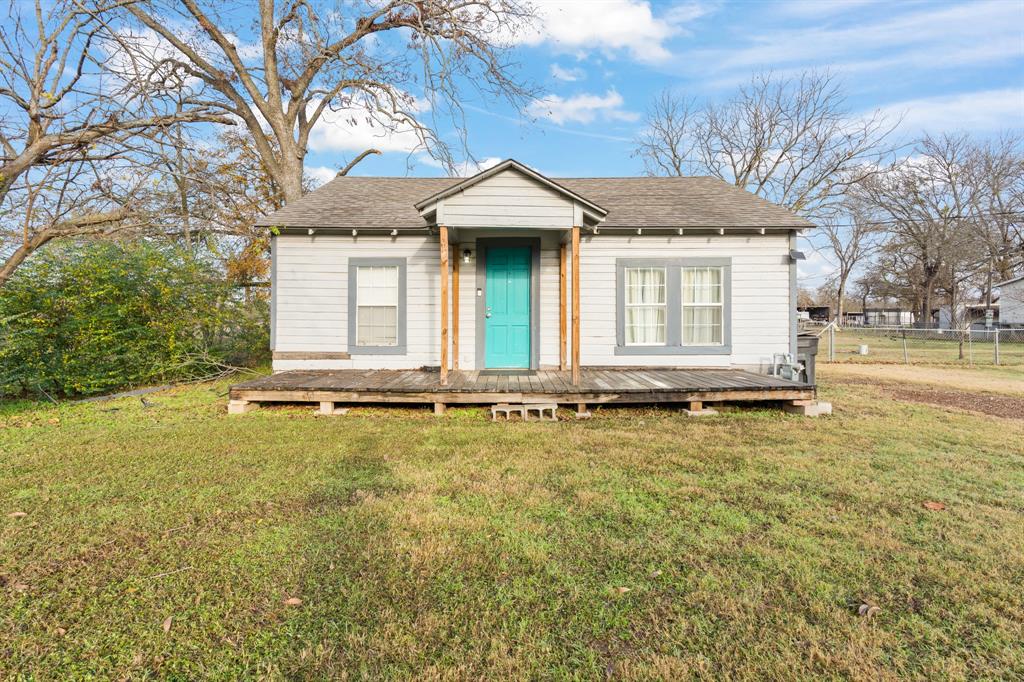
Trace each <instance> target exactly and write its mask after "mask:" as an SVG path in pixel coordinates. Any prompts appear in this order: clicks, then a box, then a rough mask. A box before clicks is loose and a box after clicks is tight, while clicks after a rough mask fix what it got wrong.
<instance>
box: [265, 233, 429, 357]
mask: <svg viewBox="0 0 1024 682" xmlns="http://www.w3.org/2000/svg"><path fill="white" fill-rule="evenodd" d="M275 239H276V242H277V243H276V245H275V249H276V258H277V263H276V280H275V282H274V296H275V302H276V303H275V305H276V308H277V310H276V313H275V316H274V317H275V325H276V329H275V330H274V332H275V333H274V342H275V345H274V350H277V351H293V352H302V351H333V352H347V351H348V310H347V308H348V259H349V258H363V257H378V258H379V257H387V258H405V259H406V273H407V280H406V311H407V316H406V325H407V326H406V339H407V343H408V351H407V353H406V354H404V355H354V356H352V358H351V359H350V360H316V361H312V360H276V361H274V369H275V370H284V369H340V368H348V367H354V368H375V367H380V368H413V367H421V366H423V365H437V364H438V363H439V361H440V335H441V330H440V326H439V320H440V311H439V309H438V297H439V287H440V283H439V281H438V280H439V277H438V258H439V252H438V240H437V237H426V236H424V237H419V236H416V237H401V238H399V239H396V238H391V237H351V236H343V235H313V236H307V235H280V236H278V237H275Z"/></svg>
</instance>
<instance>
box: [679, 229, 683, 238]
mask: <svg viewBox="0 0 1024 682" xmlns="http://www.w3.org/2000/svg"><path fill="white" fill-rule="evenodd" d="M679 236H680V237H682V236H683V228H681V227H680V228H679Z"/></svg>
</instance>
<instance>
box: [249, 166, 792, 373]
mask: <svg viewBox="0 0 1024 682" xmlns="http://www.w3.org/2000/svg"><path fill="white" fill-rule="evenodd" d="M257 224H258V225H261V226H264V227H268V228H272V230H271V231H272V232H273V235H274V236H273V239H272V249H271V253H272V279H273V289H272V316H271V320H272V322H271V346H272V350H273V367H274V370H275V371H280V370H295V369H346V368H365V369H382V368H398V369H407V368H420V367H434V368H437V367H439V366H440V367H441V368H442V382H444V381H446V379H444V377H446V376H447V374H446V373H447V371H448V370H449V368H451V369H452V370H458V369H462V370H472V369H476V370H482V369H506V368H508V369H534V370H536V369H556V370H557V369H563V370H564V369H567V368H573V367H574V365H575V366H576V367H584V368H588V367H603V368H611V367H637V366H644V367H703V368H740V369H746V370H754V371H756V372H760V373H766V372H768V371H769V368H770V367H771V366H772V362H773V360H774V359H775V357H774V356H775V355H776V354H787V353H789V354H793V355H794V356H795V354H796V350H797V331H796V329H797V308H796V296H797V287H796V274H797V270H796V267H797V266H796V261H797V259H798V258H801V257H802V256H801V254H799V252H797V251H796V238H797V234H798V233H799V231H801V230H804V229H807V228H811V227H812V225H811V224H810V223H808V222H807V221H806V220H804V219H802V218H800V217H797V216H796V215H794V214H792V213H790V212H789V211H788V210H786V209H783V208H781V207H779V206H777V205H775V204H772V203H770V202H768V201H765V200H764V199H761V198H759V197H757V196H754V195H753V194H750V193H748V192H746V191H744V190H741V189H738V188H736V187H734V186H732V185H729V184H727V183H725V182H722V181H721V180H718V179H715V178H709V177H686V178H654V177H636V178H571V179H570V178H565V179H550V178H547V177H544V176H543V175H541V174H539V173H537V172H535V171H533V170H531V169H529V168H527V167H526V166H523V165H522V164H520V163H517V162H516V161H512V160H509V161H505V162H503V163H501V164H499V165H498V166H496V167H494V168H491V169H489V170H487V171H484V172H482V173H480V174H478V175H476V176H474V177H471V178H469V179H461V180H460V179H450V178H370V177H351V176H348V177H339V178H337V179H335V180H332V181H331V182H328V183H327V184H326V185H324V186H322V187H320V188H319V189H317V190H315V191H314V192H311V193H310V194H308V195H306V196H305V197H303V198H302V199H300V200H299V201H296V202H293V203H292V204H289V205H288V206H287V207H285V208H283V209H281V210H280V211H277V212H276V213H274V214H272V215H269V216H267V217H265V218H262V219H260V220H259V221H258V223H257ZM576 263H578V269H576V270H575V271H574V264H576ZM442 273H444V276H442ZM577 282H578V286H574V285H576V283H577ZM574 330H578V335H577V336H576V337H575V338H574ZM574 375H575V372H574Z"/></svg>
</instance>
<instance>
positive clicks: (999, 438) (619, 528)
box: [0, 371, 1024, 680]
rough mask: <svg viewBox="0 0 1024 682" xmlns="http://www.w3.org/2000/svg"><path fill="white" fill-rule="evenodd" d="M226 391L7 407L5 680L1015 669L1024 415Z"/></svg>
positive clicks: (2, 608) (883, 402)
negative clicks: (318, 406) (565, 417)
mask: <svg viewBox="0 0 1024 682" xmlns="http://www.w3.org/2000/svg"><path fill="white" fill-rule="evenodd" d="M826 376H827V371H826ZM224 390H225V385H224V384H220V385H217V386H212V387H211V386H209V385H204V386H199V387H192V388H187V389H178V390H174V391H169V392H165V393H161V394H157V395H155V396H150V399H151V400H152V401H153V402H155V403H156V405H155V406H153V407H150V408H143V407H142V405H141V404H140V402H139V400H138V399H123V400H119V401H113V402H107V403H95V404H87V405H73V406H64V407H61V408H59V409H57V408H54V407H46V406H39V405H26V404H22V405H8V406H6V407H2V408H0V452H2V455H0V600H2V601H0V678H5V679H6V678H11V677H17V676H22V677H27V678H56V677H60V678H66V677H85V676H89V675H93V676H97V677H103V678H107V677H118V678H123V677H135V678H139V677H146V676H151V677H175V678H180V679H186V678H196V677H200V676H202V677H212V678H223V679H231V678H236V677H239V676H246V677H256V676H260V677H269V678H280V677H288V678H294V677H298V678H317V679H320V678H324V677H355V678H363V677H370V678H381V677H389V678H417V679H423V678H447V679H453V678H467V677H473V678H480V677H491V678H506V677H513V678H588V679H593V678H601V677H605V676H610V677H613V678H615V679H652V678H662V679H679V678H688V677H706V678H712V679H721V678H723V677H738V678H749V679H756V678H793V677H805V676H820V677H827V678H863V679H872V680H877V679H895V678H905V677H910V678H920V679H936V678H962V679H963V678H979V677H982V678H983V677H988V678H1013V677H1016V678H1020V677H1024V647H1022V646H1021V642H1024V589H1022V588H1021V585H1022V584H1024V552H1022V549H1021V548H1022V547H1024V420H1017V419H999V418H995V417H984V416H977V415H972V414H967V413H958V412H954V411H944V410H943V409H941V408H937V407H929V406H926V405H921V404H916V403H908V402H895V401H891V400H889V399H888V398H886V397H885V394H883V393H881V392H880V391H879V390H878V389H877V388H876V387H874V386H872V385H870V384H848V383H844V384H833V385H828V384H827V383H826V385H825V387H824V390H823V394H824V395H823V397H824V398H825V399H828V400H831V401H832V402H833V403H834V405H835V407H836V414H835V415H834V416H833V417H830V418H822V419H818V420H812V419H803V418H799V417H793V416H787V415H783V414H781V413H780V412H777V411H771V410H763V411H743V412H735V413H728V414H724V415H722V416H720V417H716V418H711V419H699V420H693V419H687V418H686V417H682V416H680V415H678V414H676V413H674V412H672V411H669V410H602V411H599V412H598V413H597V415H596V416H595V418H594V419H592V420H589V421H583V422H574V421H565V422H561V423H558V424H536V423H531V424H521V423H514V424H491V423H489V422H487V421H486V420H485V418H484V416H483V412H482V410H477V409H465V410H452V411H451V412H450V413H449V414H448V415H447V416H445V417H441V418H436V417H434V416H433V415H431V414H429V413H428V412H427V411H426V410H423V411H412V410H404V409H395V410H380V411H371V410H366V409H360V410H354V411H353V412H352V413H351V414H350V415H349V416H346V417H328V418H316V417H313V416H312V415H311V410H309V409H308V408H302V409H300V408H278V409H265V410H260V411H257V412H254V413H251V414H247V415H244V416H241V417H231V418H229V417H227V416H226V414H225V410H224V404H225V399H224V398H223V396H222V394H223V392H224ZM926 501H936V502H941V503H943V504H944V505H945V509H944V510H930V509H927V508H925V507H924V506H923V503H924V502H926ZM15 512H24V516H22V515H20V514H15V515H13V516H11V515H10V514H12V513H15ZM287 600H292V601H293V603H291V604H289V603H287ZM295 600H301V603H295ZM865 602H866V603H869V604H872V605H876V606H878V607H879V608H880V611H879V612H878V613H877V614H876V615H874V616H872V617H863V616H860V615H858V607H859V606H860V605H861V604H862V603H865Z"/></svg>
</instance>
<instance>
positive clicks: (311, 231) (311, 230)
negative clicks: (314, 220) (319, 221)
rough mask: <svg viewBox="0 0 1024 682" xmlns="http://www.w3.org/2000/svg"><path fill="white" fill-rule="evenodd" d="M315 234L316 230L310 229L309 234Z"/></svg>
mask: <svg viewBox="0 0 1024 682" xmlns="http://www.w3.org/2000/svg"><path fill="white" fill-rule="evenodd" d="M315 232H316V230H314V229H313V228H312V227H311V228H309V234H310V235H313V234H314V233H315Z"/></svg>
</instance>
